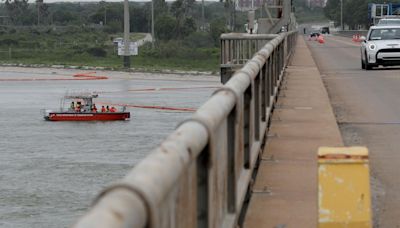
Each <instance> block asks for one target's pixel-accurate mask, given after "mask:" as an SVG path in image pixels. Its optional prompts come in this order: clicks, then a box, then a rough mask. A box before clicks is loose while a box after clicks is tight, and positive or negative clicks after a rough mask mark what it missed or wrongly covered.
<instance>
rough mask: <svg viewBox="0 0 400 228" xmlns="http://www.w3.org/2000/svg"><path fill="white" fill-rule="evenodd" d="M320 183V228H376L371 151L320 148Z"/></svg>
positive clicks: (362, 148)
mask: <svg viewBox="0 0 400 228" xmlns="http://www.w3.org/2000/svg"><path fill="white" fill-rule="evenodd" d="M318 182H319V183H318V213H319V218H318V220H319V221H318V227H319V228H341V227H346V228H370V227H372V221H371V217H372V216H371V214H372V213H371V194H370V186H369V165H368V149H367V148H365V147H320V148H319V150H318Z"/></svg>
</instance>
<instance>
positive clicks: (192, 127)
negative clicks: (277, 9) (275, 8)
mask: <svg viewBox="0 0 400 228" xmlns="http://www.w3.org/2000/svg"><path fill="white" fill-rule="evenodd" d="M296 38H297V33H295V32H290V33H283V34H280V35H277V36H275V38H273V39H272V40H271V41H270V42H268V43H267V44H266V45H264V46H263V47H262V49H261V50H259V51H258V52H256V53H255V55H254V56H253V57H252V58H251V59H250V60H249V61H248V62H247V63H246V64H245V65H244V66H243V68H242V69H240V70H238V71H236V72H235V74H234V75H233V76H232V78H231V79H230V80H229V81H228V82H227V83H226V84H225V85H224V86H223V87H222V88H221V89H218V90H216V91H215V92H214V94H213V95H212V97H211V98H210V99H209V100H208V101H207V102H206V103H205V104H203V105H202V106H201V107H200V108H199V109H198V110H197V112H196V113H195V114H194V115H193V116H192V117H191V118H190V119H188V120H185V121H183V122H182V123H180V125H179V126H178V127H177V129H176V130H175V131H174V132H173V133H172V134H171V135H169V136H168V137H167V139H165V140H164V141H163V142H162V143H161V145H160V146H159V147H158V148H156V149H155V150H154V151H153V152H152V153H151V154H150V155H149V156H148V157H146V158H145V159H144V160H142V161H141V162H140V163H139V164H138V165H137V166H136V167H135V168H134V169H133V170H132V171H131V172H130V173H129V174H128V175H127V176H126V177H125V178H123V180H121V181H120V182H119V183H117V184H115V185H112V186H110V187H108V188H106V189H105V190H104V191H102V193H101V194H100V195H99V196H98V197H97V199H96V200H95V202H94V205H93V207H92V208H91V209H90V211H89V212H88V213H87V214H86V215H84V216H83V217H82V218H81V219H80V220H79V221H78V222H77V223H76V224H75V226H74V227H77V228H81V227H85V228H87V227H96V228H98V227H172V228H175V227H183V228H186V227H198V228H202V227H236V226H237V223H238V219H239V215H240V212H241V208H242V205H243V203H244V200H245V196H246V193H247V191H248V186H249V184H250V181H251V178H252V172H253V168H254V167H255V165H256V161H257V159H258V156H259V154H260V150H261V149H262V145H263V142H264V136H265V134H266V130H267V128H268V122H269V118H270V115H271V112H272V109H273V104H274V102H275V100H276V96H277V92H278V88H279V84H280V81H281V78H282V75H283V71H284V67H285V65H286V63H287V60H288V57H289V56H290V54H291V52H292V51H293V47H294V45H295V41H296Z"/></svg>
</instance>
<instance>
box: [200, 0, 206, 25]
mask: <svg viewBox="0 0 400 228" xmlns="http://www.w3.org/2000/svg"><path fill="white" fill-rule="evenodd" d="M201 23H202V27H203V28H201V30H202V31H205V30H206V28H205V27H206V21H205V19H204V0H201Z"/></svg>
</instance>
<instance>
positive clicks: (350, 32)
mask: <svg viewBox="0 0 400 228" xmlns="http://www.w3.org/2000/svg"><path fill="white" fill-rule="evenodd" d="M367 33H368V30H344V31H336V32H333V33H332V34H334V35H337V36H344V37H350V38H351V37H353V35H357V34H359V35H361V36H367Z"/></svg>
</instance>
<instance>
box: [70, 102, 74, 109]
mask: <svg viewBox="0 0 400 228" xmlns="http://www.w3.org/2000/svg"><path fill="white" fill-rule="evenodd" d="M69 108H70V110H71V111H74V110H75V103H74V102H71V106H70V107H69Z"/></svg>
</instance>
